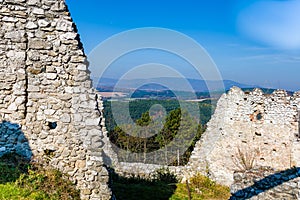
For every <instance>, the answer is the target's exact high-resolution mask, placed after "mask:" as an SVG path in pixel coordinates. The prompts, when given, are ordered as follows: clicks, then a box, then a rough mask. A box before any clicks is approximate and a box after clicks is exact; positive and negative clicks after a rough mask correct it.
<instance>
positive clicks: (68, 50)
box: [0, 0, 111, 200]
mask: <svg viewBox="0 0 300 200" xmlns="http://www.w3.org/2000/svg"><path fill="white" fill-rule="evenodd" d="M0 38H1V39H0V123H1V125H0V144H1V147H0V156H1V155H3V154H4V153H7V152H11V151H17V152H19V153H21V154H23V156H25V157H27V158H30V157H32V156H33V157H39V156H45V154H46V155H47V156H49V157H50V164H51V165H52V166H55V167H56V168H58V169H59V170H60V171H62V172H63V173H66V174H69V175H70V177H71V178H72V179H73V181H74V182H76V184H77V187H78V188H79V189H81V198H82V199H95V200H96V199H97V200H98V199H110V196H111V192H110V189H109V187H108V184H107V182H108V178H109V176H108V172H107V170H106V169H105V167H104V165H103V159H102V157H103V156H102V148H103V146H104V143H103V141H102V137H103V133H102V130H101V127H100V126H99V124H100V125H101V123H102V124H103V120H102V121H101V109H102V108H101V107H102V104H101V100H100V99H98V100H97V99H95V98H96V94H95V91H94V90H93V89H91V80H90V77H89V71H88V69H87V67H88V63H87V62H86V56H85V54H84V51H83V49H82V45H81V43H80V40H79V36H78V34H77V30H76V26H75V25H74V23H73V22H72V19H71V17H70V13H69V12H68V9H67V7H66V5H65V2H64V1H63V0H0ZM97 101H98V103H96V102H97ZM97 105H98V106H99V109H100V112H99V109H97V108H96V106H97ZM25 138H26V139H25ZM24 143H25V144H24ZM26 144H27V145H26ZM49 152H51V154H49Z"/></svg>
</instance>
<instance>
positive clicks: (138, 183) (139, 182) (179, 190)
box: [112, 169, 230, 200]
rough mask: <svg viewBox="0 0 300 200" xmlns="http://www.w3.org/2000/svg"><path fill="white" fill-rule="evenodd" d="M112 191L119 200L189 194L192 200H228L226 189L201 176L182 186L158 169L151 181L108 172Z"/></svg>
mask: <svg viewBox="0 0 300 200" xmlns="http://www.w3.org/2000/svg"><path fill="white" fill-rule="evenodd" d="M112 183H113V184H112V190H113V193H114V194H115V196H116V198H117V199H121V200H139V199H143V200H153V199H156V200H167V199H169V200H188V199H189V192H188V187H189V190H190V195H191V197H192V199H193V200H202V199H215V200H217V199H219V200H221V199H228V198H229V197H230V191H229V188H228V187H225V186H222V185H219V184H216V183H215V182H213V181H211V180H210V179H209V178H207V177H205V176H203V175H199V174H198V175H196V176H195V177H192V178H191V179H190V181H189V184H188V187H187V184H186V183H178V180H177V178H176V176H175V175H174V174H172V173H170V171H169V170H168V169H160V170H158V171H157V172H156V173H155V174H154V176H153V177H152V179H143V178H141V177H129V178H125V177H120V176H118V175H117V174H114V173H112Z"/></svg>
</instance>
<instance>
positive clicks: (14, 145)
mask: <svg viewBox="0 0 300 200" xmlns="http://www.w3.org/2000/svg"><path fill="white" fill-rule="evenodd" d="M31 157H32V152H31V149H30V146H29V143H28V140H27V138H26V137H25V135H24V133H23V132H22V131H21V126H20V125H19V124H14V123H11V122H7V121H2V122H1V123H0V184H3V183H7V182H13V181H15V180H16V179H18V178H19V176H20V175H21V174H22V173H24V172H26V171H27V168H28V164H29V162H30V159H31Z"/></svg>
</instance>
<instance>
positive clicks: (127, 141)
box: [104, 100, 214, 165]
mask: <svg viewBox="0 0 300 200" xmlns="http://www.w3.org/2000/svg"><path fill="white" fill-rule="evenodd" d="M155 105H160V106H161V107H163V108H164V109H165V115H164V114H163V112H162V111H161V107H160V108H159V107H158V106H155ZM104 106H105V108H106V109H105V110H104V115H105V118H106V120H105V122H106V127H108V130H109V133H108V136H109V138H110V141H111V142H112V143H113V144H115V145H116V146H117V147H119V148H120V149H122V150H125V151H122V152H121V151H119V152H118V154H119V155H121V156H119V159H120V160H121V161H126V159H128V155H129V154H130V153H140V154H136V155H135V157H134V160H135V161H136V162H148V163H151V162H152V161H151V159H156V158H147V153H149V152H154V151H157V150H159V149H163V148H165V150H164V152H163V153H162V152H161V153H160V154H159V155H157V156H160V158H161V159H163V160H164V162H165V163H166V164H170V165H184V164H186V163H187V162H188V159H189V157H190V155H191V152H192V151H193V149H194V146H195V144H196V142H197V141H198V140H199V139H200V137H201V135H202V133H203V132H204V129H205V128H203V127H205V123H206V122H207V121H208V120H209V119H210V117H211V114H212V112H213V109H214V106H213V105H212V104H211V102H210V101H203V102H186V101H183V102H179V101H177V100H135V101H130V102H123V101H113V102H107V101H106V102H104ZM128 107H129V113H130V115H128V114H127V115H126V114H123V113H126V112H125V110H126V109H128ZM182 107H183V108H184V109H182ZM197 107H198V108H197ZM112 109H113V110H112ZM187 110H188V111H187ZM116 111H117V112H116ZM199 111H200V113H199ZM151 113H152V114H151ZM113 114H114V116H113ZM115 115H117V116H115ZM197 117H198V119H197ZM199 117H200V122H201V123H199ZM115 119H118V120H117V121H118V126H117V125H116V122H115ZM133 122H135V123H136V124H137V125H139V126H135V124H134V123H133ZM179 133H180V134H179ZM174 140H176V141H178V142H175V143H174V144H175V145H176V146H174V145H173V146H172V147H171V148H172V149H170V148H169V147H168V144H170V143H171V142H172V141H174ZM141 153H142V154H141ZM125 154H126V155H125ZM162 154H163V155H162ZM155 155H156V154H155ZM123 158H124V160H122V159H123Z"/></svg>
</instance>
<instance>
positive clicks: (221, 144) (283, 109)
mask: <svg viewBox="0 0 300 200" xmlns="http://www.w3.org/2000/svg"><path fill="white" fill-rule="evenodd" d="M299 102H300V93H299V92H295V93H294V94H293V95H289V94H288V93H287V92H286V91H284V90H276V91H274V92H273V93H272V94H264V93H263V92H262V90H260V89H254V90H253V91H251V92H243V91H242V90H241V89H240V88H237V87H233V88H231V90H230V91H229V92H228V93H227V94H223V95H222V97H221V98H220V99H219V101H218V103H217V108H216V111H215V113H214V115H213V116H212V118H211V120H210V121H209V123H208V124H207V130H206V131H205V133H204V134H203V136H202V138H201V140H200V141H198V142H197V144H196V147H195V149H194V151H193V153H192V155H191V158H190V161H189V163H188V166H187V168H188V169H189V170H190V172H191V173H195V172H197V171H200V172H202V173H205V174H208V175H209V176H210V177H211V178H212V179H214V180H216V181H217V182H219V183H222V184H226V185H228V186H229V185H231V184H232V183H233V173H234V171H238V170H246V169H247V168H252V167H255V166H269V167H272V168H274V169H275V170H283V169H288V168H291V167H293V166H300V137H299V129H298V127H299V124H298V123H299V114H298V113H299V112H298V110H299V105H300V104H299ZM243 159H245V160H246V164H247V163H248V164H247V165H248V166H247V165H246V166H245V165H244V164H243ZM250 161H252V162H253V164H252V166H250V163H251V162H250Z"/></svg>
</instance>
